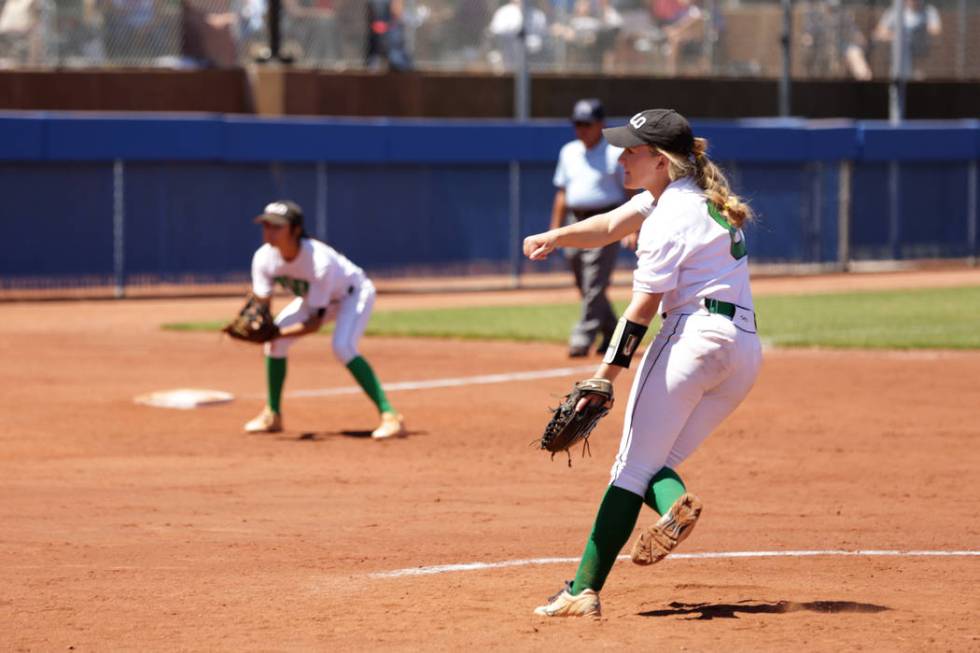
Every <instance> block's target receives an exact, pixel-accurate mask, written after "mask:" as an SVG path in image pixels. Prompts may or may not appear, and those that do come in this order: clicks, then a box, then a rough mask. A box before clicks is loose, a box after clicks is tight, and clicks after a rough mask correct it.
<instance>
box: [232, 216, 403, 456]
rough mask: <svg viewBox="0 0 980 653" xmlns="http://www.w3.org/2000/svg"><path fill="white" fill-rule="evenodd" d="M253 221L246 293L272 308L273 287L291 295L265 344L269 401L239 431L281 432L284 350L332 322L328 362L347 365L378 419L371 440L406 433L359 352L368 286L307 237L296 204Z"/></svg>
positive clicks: (369, 300)
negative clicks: (254, 239)
mask: <svg viewBox="0 0 980 653" xmlns="http://www.w3.org/2000/svg"><path fill="white" fill-rule="evenodd" d="M255 222H256V223H259V224H261V225H262V240H263V241H264V243H265V244H264V245H262V247H260V248H259V249H258V250H257V251H256V252H255V255H254V256H253V257H252V293H253V294H254V295H255V296H256V297H258V298H260V299H261V300H262V301H264V302H271V301H272V291H273V288H274V286H275V285H276V284H279V285H280V286H282V287H283V288H285V289H286V290H288V291H290V292H292V293H293V295H295V297H294V298H293V300H292V301H291V302H289V303H288V304H286V306H285V308H283V309H282V310H281V311H280V312H279V314H278V315H277V316H276V320H275V321H276V325H277V326H278V327H279V330H280V336H281V337H279V338H276V339H275V340H271V341H269V342H267V343H265V345H264V348H265V369H266V378H267V381H268V402H267V403H266V406H265V408H263V409H262V413H261V414H259V416H258V417H256V418H255V419H253V420H251V421H250V422H248V423H247V424H245V431H246V432H248V433H274V432H277V431H281V430H282V428H283V423H282V410H281V405H282V388H283V383H284V382H285V379H286V355H287V353H288V352H289V348H290V347H291V346H292V345H293V343H294V342H296V338H298V337H300V336H305V335H309V334H311V333H316V332H317V331H319V329H320V326H321V325H322V324H324V323H325V322H328V321H331V320H333V321H335V326H334V333H333V343H332V344H333V354H334V356H335V357H336V358H337V360H339V361H340V362H341V363H343V364H344V365H346V366H347V369H348V370H350V373H351V374H352V375H353V376H354V379H355V380H356V381H357V383H358V384H359V385H360V386H361V388H363V389H364V392H365V393H366V394H367V396H368V397H369V398H370V399H371V401H372V402H374V405H375V406H376V407H377V409H378V412H379V413H380V414H381V424H380V425H379V426H378V428H377V429H375V430H374V432H373V433H372V434H371V435H372V437H375V438H390V437H392V436H398V435H404V434H405V427H404V424H403V419H402V416H401V415H399V414H398V413H397V412H396V411H395V409H394V408H392V406H391V403H390V402H389V401H388V397H387V396H386V395H385V392H384V390H383V389H382V388H381V383H380V382H379V381H378V377H377V376H376V375H375V374H374V370H372V369H371V366H370V365H369V364H368V362H367V361H366V360H365V359H364V357H363V356H361V355H360V354H358V352H357V343H358V341H359V340H360V339H361V335H363V334H364V329H365V328H366V327H367V323H368V320H369V319H370V317H371V309H372V308H373V307H374V298H375V290H374V284H372V283H371V280H370V279H368V278H367V277H366V276H365V274H364V271H363V270H361V268H359V267H357V266H356V265H354V264H353V263H351V262H350V261H349V260H348V259H347V258H346V257H344V256H343V255H341V254H340V253H339V252H337V251H336V250H334V249H333V248H331V247H329V246H328V245H326V244H325V243H322V242H320V241H319V240H315V239H313V238H310V237H309V236H307V235H306V232H305V231H304V229H303V210H302V209H301V208H300V207H299V205H297V204H295V203H294V202H290V201H288V200H281V201H277V202H272V203H271V204H269V205H267V206H266V207H265V210H264V211H263V212H262V214H261V215H259V216H258V217H256V218H255Z"/></svg>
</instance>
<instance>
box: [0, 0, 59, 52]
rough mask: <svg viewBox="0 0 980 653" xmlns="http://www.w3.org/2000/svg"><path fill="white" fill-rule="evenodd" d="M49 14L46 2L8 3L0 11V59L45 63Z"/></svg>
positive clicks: (18, 0)
mask: <svg viewBox="0 0 980 653" xmlns="http://www.w3.org/2000/svg"><path fill="white" fill-rule="evenodd" d="M52 10H53V7H52V6H51V5H50V4H49V3H48V1H47V0H7V1H6V2H5V3H4V5H3V9H2V10H0V59H7V60H10V61H11V62H13V63H14V64H15V65H16V64H27V65H29V66H37V65H40V64H42V63H44V61H45V58H46V55H47V47H48V36H49V32H50V28H51V13H52Z"/></svg>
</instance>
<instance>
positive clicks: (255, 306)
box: [222, 295, 279, 343]
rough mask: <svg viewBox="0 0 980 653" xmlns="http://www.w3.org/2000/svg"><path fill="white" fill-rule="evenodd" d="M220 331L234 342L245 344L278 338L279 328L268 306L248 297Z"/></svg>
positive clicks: (255, 298)
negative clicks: (236, 313) (238, 341)
mask: <svg viewBox="0 0 980 653" xmlns="http://www.w3.org/2000/svg"><path fill="white" fill-rule="evenodd" d="M222 331H224V332H225V333H227V334H228V335H229V336H231V337H232V338H234V339H236V340H245V341H246V342H256V343H262V342H268V341H270V340H274V339H275V338H278V337H279V327H278V326H276V323H275V321H274V320H273V319H272V312H271V311H269V305H268V304H266V303H265V302H263V301H259V299H258V298H257V297H255V295H249V296H248V300H247V301H246V302H245V306H243V307H242V310H241V311H239V312H238V315H237V316H236V317H235V319H234V320H232V321H231V322H229V323H228V324H227V325H225V327H224V328H223V329H222Z"/></svg>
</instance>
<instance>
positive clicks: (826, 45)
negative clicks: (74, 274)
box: [800, 0, 871, 80]
mask: <svg viewBox="0 0 980 653" xmlns="http://www.w3.org/2000/svg"><path fill="white" fill-rule="evenodd" d="M802 18H803V33H802V35H801V37H800V44H801V46H802V48H803V53H802V63H803V70H804V73H805V74H806V75H807V76H808V77H824V76H826V75H835V76H841V75H843V74H844V73H845V71H846V73H847V74H848V75H850V76H851V77H853V78H854V79H859V80H869V79H871V67H870V66H869V65H868V59H867V55H866V51H867V45H868V42H867V39H865V37H864V34H862V33H861V30H859V29H858V27H857V24H856V22H855V20H854V13H853V12H852V11H850V10H847V9H844V8H843V7H842V6H841V2H840V0H811V1H810V2H808V3H807V4H806V5H804V7H803V15H802Z"/></svg>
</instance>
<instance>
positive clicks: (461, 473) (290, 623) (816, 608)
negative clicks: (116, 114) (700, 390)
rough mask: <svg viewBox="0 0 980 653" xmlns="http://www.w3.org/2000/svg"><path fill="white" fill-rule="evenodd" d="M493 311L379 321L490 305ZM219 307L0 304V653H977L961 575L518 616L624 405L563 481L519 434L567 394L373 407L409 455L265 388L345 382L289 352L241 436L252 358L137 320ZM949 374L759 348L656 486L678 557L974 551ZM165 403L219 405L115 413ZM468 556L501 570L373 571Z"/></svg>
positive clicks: (529, 361) (956, 559)
mask: <svg viewBox="0 0 980 653" xmlns="http://www.w3.org/2000/svg"><path fill="white" fill-rule="evenodd" d="M865 278H868V279H870V278H872V277H870V276H869V277H865ZM899 278H900V277H895V276H892V277H889V279H891V281H892V282H895V281H896V280H897V279H899ZM915 279H917V280H918V281H908V280H906V282H905V283H904V284H901V283H899V284H898V285H917V284H918V285H922V283H925V282H922V277H919V276H917V277H915ZM971 279H972V277H971ZM946 282H948V279H947V280H946V281H943V280H939V281H936V280H934V281H933V285H942V284H944V283H946ZM966 282H967V283H970V282H971V280H967V281H966ZM829 283H830V282H827V284H829ZM847 283H848V284H853V283H856V281H855V279H854V278H851V279H850V280H849V281H848V282H847ZM805 284H810V286H811V290H816V289H818V288H823V287H824V286H821V283H820V282H818V281H807V282H805ZM797 285H799V284H797ZM928 285H929V284H928V283H926V287H928ZM948 285H954V284H948ZM757 290H758V291H759V292H767V289H766V288H765V283H759V284H758V285H757ZM773 292H776V291H773ZM525 295H527V294H526V293H525V294H523V295H520V296H521V297H523V296H525ZM494 296H495V295H494V294H481V295H479V296H478V297H476V298H474V297H469V296H467V297H463V296H459V295H455V296H446V297H450V298H449V299H446V298H443V296H428V297H427V298H419V297H412V296H401V295H395V296H386V297H382V299H381V301H380V302H379V304H380V307H382V308H397V307H399V306H405V305H419V304H420V303H422V304H427V305H441V304H440V302H446V303H452V302H455V303H473V302H484V303H485V302H495V301H499V302H500V303H510V302H513V301H514V300H515V298H516V297H518V295H514V294H505V295H504V296H505V297H507V298H509V300H510V301H509V302H508V301H504V300H503V299H499V300H498V299H491V298H492V297H494ZM547 296H548V297H549V298H550V299H552V300H558V299H561V297H556V294H555V293H554V292H550V291H549V292H548V295H547ZM539 298H540V296H539ZM529 301H531V300H529ZM238 303H239V302H238V300H233V299H228V300H192V301H190V300H189V301H177V300H167V301H153V302H150V301H129V302H120V303H110V302H74V303H72V302H69V303H40V304H26V303H25V304H9V305H4V306H0V317H2V319H0V353H2V356H3V361H4V365H3V366H2V368H0V396H3V397H4V400H5V402H4V403H5V405H4V409H3V428H2V430H0V498H2V501H0V524H2V528H0V573H2V578H3V581H2V582H0V650H4V651H7V650H12V651H65V650H74V651H86V650H141V651H143V650H155V651H156V650H158V651H171V650H190V651H198V650H325V649H328V648H329V649H332V650H379V649H384V650H461V649H472V650H484V649H493V650H527V651H531V650H544V649H561V650H593V649H608V650H613V649H617V650H625V649H629V650H690V651H705V650H713V651H758V650H817V651H839V650H848V649H850V650H881V651H922V650H940V651H943V650H954V651H967V650H974V651H975V650H978V649H980V626H978V621H977V618H976V615H977V614H980V590H978V589H977V588H978V587H980V557H976V556H973V557H969V556H945V557H940V556H910V555H894V556H871V555H854V556H837V555H813V556H805V557H800V556H795V557H750V558H716V559H691V558H678V559H668V560H667V561H665V562H663V563H662V564H660V565H656V566H654V567H651V568H639V567H633V566H632V565H631V564H630V563H629V562H621V563H620V564H618V565H617V567H616V568H614V570H613V572H612V575H611V577H610V579H609V582H608V584H607V586H606V588H605V590H604V591H603V593H602V600H603V607H604V610H605V615H604V617H603V619H602V620H601V621H599V622H591V621H590V622H558V623H555V622H549V621H541V620H539V619H536V618H534V617H533V616H532V615H531V609H532V608H533V607H534V606H536V605H538V604H539V603H540V602H541V601H542V600H543V599H545V598H546V597H547V596H548V595H550V594H552V593H553V592H555V591H557V589H558V588H559V586H560V584H561V581H562V580H563V579H565V578H570V577H571V576H572V575H573V574H574V570H575V563H574V562H573V561H568V562H555V563H542V562H540V561H538V562H529V563H526V564H519V565H518V564H517V562H518V561H527V560H533V559H539V558H547V557H559V558H569V559H572V558H575V557H576V556H578V555H579V553H580V552H581V547H582V546H583V544H584V538H585V536H586V535H587V532H588V529H589V528H590V527H591V523H592V519H593V516H594V511H595V508H596V506H597V505H598V500H599V498H600V496H601V494H602V492H603V490H604V487H605V483H606V481H607V473H608V468H609V465H610V463H611V462H612V457H613V455H614V452H615V448H616V446H617V444H618V425H619V424H621V420H622V410H623V406H624V404H625V402H624V401H620V402H618V404H617V407H616V409H615V410H614V412H613V415H612V416H611V418H610V419H608V420H607V421H605V422H604V423H603V425H602V426H600V428H599V431H598V432H597V434H596V436H595V437H593V439H592V453H593V457H592V458H585V459H580V458H575V459H574V460H573V466H572V468H570V469H569V468H568V467H567V466H566V464H565V462H564V461H562V460H558V459H555V460H554V461H549V460H548V458H547V456H546V455H545V454H543V453H540V452H536V451H534V450H533V449H531V448H529V447H528V443H529V442H530V441H531V440H532V439H533V438H534V437H535V436H536V432H537V431H538V430H539V428H540V426H541V425H542V424H543V421H544V419H545V418H546V416H547V414H546V412H545V407H546V406H547V405H548V404H549V403H553V402H554V397H555V396H557V395H559V394H561V393H562V392H563V391H564V390H566V388H567V386H568V385H569V384H570V381H571V380H572V377H566V378H551V379H544V380H536V381H513V382H511V383H496V384H483V385H462V386H459V387H446V388H429V389H420V390H403V391H395V392H393V393H392V394H391V398H392V400H393V402H394V403H395V405H396V406H398V408H399V409H400V410H401V411H402V412H404V413H405V415H406V416H407V418H408V424H409V427H410V429H411V436H410V437H408V438H406V439H401V440H397V441H386V442H375V441H372V440H371V439H370V438H365V437H364V436H365V435H366V433H367V432H368V431H369V430H370V429H371V428H372V427H373V426H374V421H375V416H374V414H373V410H372V409H371V407H370V405H369V404H368V402H367V400H366V399H364V398H363V397H362V396H360V395H357V394H353V395H337V396H306V397H290V396H289V393H290V392H296V391H301V390H317V389H325V388H338V387H345V386H349V385H351V379H350V377H349V376H348V374H347V373H346V371H345V370H344V369H343V368H342V367H341V366H340V365H339V364H337V363H336V362H334V361H333V360H332V358H331V357H330V354H329V346H328V344H327V341H326V340H325V339H322V338H315V339H314V338H309V339H305V340H303V341H301V342H299V343H298V344H297V345H296V347H295V348H294V350H293V351H294V352H295V353H294V354H293V356H292V361H293V362H292V363H291V364H290V370H289V381H288V384H287V397H286V401H285V413H286V426H287V429H288V430H287V432H286V433H284V434H282V435H276V436H269V435H266V436H247V435H244V434H242V433H240V432H239V429H240V426H241V424H242V423H243V422H244V421H245V420H246V419H248V418H249V417H252V416H253V414H254V413H255V412H257V410H258V409H259V407H260V406H261V403H262V395H263V377H262V373H261V363H260V357H259V354H258V352H257V351H256V350H254V349H250V348H249V347H247V346H245V345H239V344H237V343H232V342H229V341H226V340H224V341H223V340H219V339H218V338H217V337H216V336H214V335H211V334H204V333H173V332H164V331H161V330H160V329H159V327H158V325H159V324H160V323H162V322H166V321H175V320H189V319H214V318H216V317H219V316H222V315H230V314H231V313H232V312H233V310H234V309H235V308H236V307H237V304H238ZM363 351H364V353H365V355H366V356H367V357H368V358H369V359H370V360H371V361H372V363H373V364H374V365H375V366H376V368H378V371H379V373H380V375H381V377H382V378H383V379H384V380H385V382H387V383H395V382H403V381H415V380H432V379H443V378H460V377H467V376H476V375H488V374H504V373H509V372H522V371H528V370H547V369H552V368H560V367H566V366H568V365H569V362H568V360H567V359H566V358H565V357H564V348H563V347H561V346H559V345H541V344H518V343H477V342H444V341H425V340H422V341H418V340H400V339H372V338H368V339H365V341H364V342H363ZM977 378H980V352H904V353H899V352H879V353H871V352H850V353H838V352H832V351H809V350H807V351H788V350H780V351H770V352H768V354H767V358H766V362H765V365H764V369H763V373H762V376H761V378H760V381H759V383H758V385H757V387H756V388H755V390H754V391H753V393H752V395H751V396H750V397H749V399H748V400H747V401H746V403H745V404H744V405H743V406H742V407H741V408H740V409H739V411H738V412H737V413H736V414H735V415H734V416H733V417H732V418H731V419H730V420H729V421H728V422H727V423H726V424H724V425H723V426H722V428H721V429H720V430H719V431H718V432H717V433H715V434H714V435H713V436H712V437H711V438H710V439H709V440H708V441H707V442H706V443H705V445H703V446H702V448H701V449H700V450H699V451H698V452H697V453H696V454H695V455H694V456H693V457H692V459H691V460H689V461H688V462H687V463H685V465H684V467H683V468H682V469H681V472H682V474H683V475H684V476H685V478H686V480H687V481H688V482H689V485H690V486H691V488H692V489H693V490H695V491H696V492H698V493H699V494H700V496H701V497H702V499H703V500H704V501H705V505H706V508H705V514H704V517H703V519H702V520H701V522H700V524H699V526H698V530H697V531H695V533H694V535H693V536H692V537H691V539H689V540H688V541H687V542H685V544H684V545H683V549H682V551H683V553H685V554H694V553H728V552H743V551H767V552H792V551H819V550H824V551H825V550H844V551H862V550H869V549H874V550H895V551H902V552H905V551H913V550H916V551H931V552H953V551H974V552H975V551H978V550H980V479H978V473H977V472H978V469H980V453H978V447H977V444H978V436H980V433H978V427H977V406H980V385H978V384H977V383H976V379H977ZM623 381H626V379H624V380H623ZM187 386H191V387H203V388H214V389H221V390H227V391H230V392H233V393H234V394H235V395H236V396H237V399H236V401H234V402H232V403H230V404H225V405H221V406H215V407H210V408H206V409H200V410H192V411H177V410H165V409H154V408H149V407H145V406H138V405H136V404H134V403H133V401H132V398H133V396H134V395H137V394H140V393H142V392H148V391H153V390H160V389H167V388H176V387H187ZM619 386H620V391H621V392H625V388H626V383H623V382H621V383H620V384H619ZM545 497H559V498H560V499H559V500H556V501H548V502H546V501H545ZM651 515H652V513H650V512H649V511H645V512H644V513H643V515H641V523H647V522H648V521H649V520H650V519H651ZM470 562H486V563H510V564H513V565H514V566H509V567H502V568H487V569H474V570H467V571H445V572H444V573H432V574H428V575H387V576H383V575H382V576H379V575H378V574H383V573H384V572H393V571H396V570H403V569H407V568H418V567H428V566H432V565H449V564H454V563H470Z"/></svg>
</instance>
